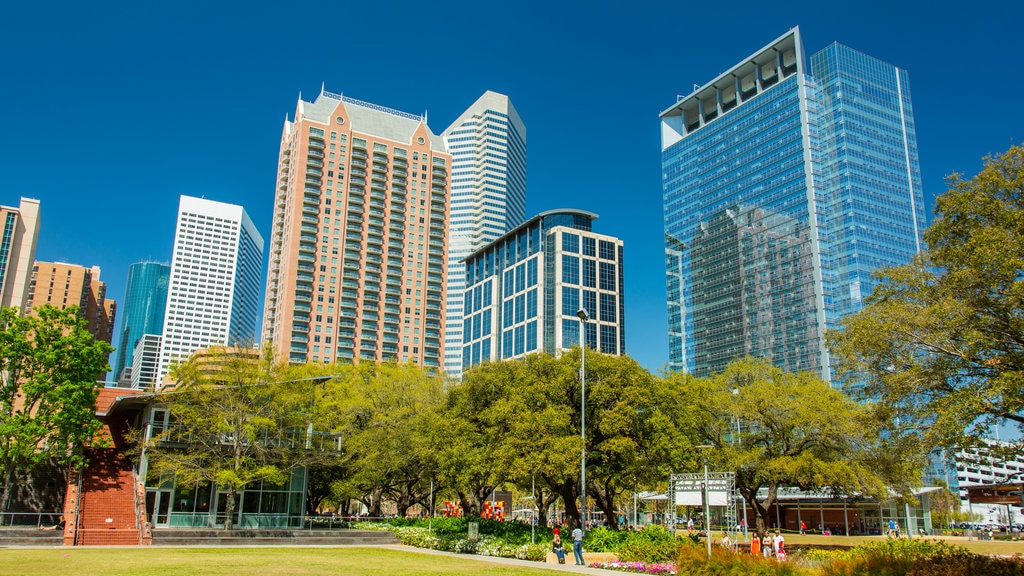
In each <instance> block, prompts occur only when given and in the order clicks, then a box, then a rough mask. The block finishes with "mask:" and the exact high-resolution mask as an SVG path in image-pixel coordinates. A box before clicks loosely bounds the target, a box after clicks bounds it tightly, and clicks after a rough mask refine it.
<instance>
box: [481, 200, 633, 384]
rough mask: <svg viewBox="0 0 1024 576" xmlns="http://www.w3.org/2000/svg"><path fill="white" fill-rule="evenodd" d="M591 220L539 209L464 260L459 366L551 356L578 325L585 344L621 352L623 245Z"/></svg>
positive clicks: (570, 341)
mask: <svg viewBox="0 0 1024 576" xmlns="http://www.w3.org/2000/svg"><path fill="white" fill-rule="evenodd" d="M596 218H597V214H594V213H592V212H586V211H584V210H551V211H548V212H543V213H541V214H538V215H537V216H534V217H533V218H531V219H529V220H527V221H526V222H524V223H523V224H521V225H519V226H517V227H516V228H514V229H513V230H512V231H510V232H509V233H507V234H505V235H504V236H502V237H500V238H498V239H497V240H495V241H494V242H492V243H490V244H488V245H486V246H484V247H483V248H481V249H480V250H477V251H476V252H474V253H472V254H470V255H469V256H468V257H467V258H466V286H467V288H466V290H465V295H464V303H463V306H464V309H465V317H464V319H463V334H464V335H465V337H464V338H463V340H464V343H463V347H462V354H463V357H462V365H463V366H464V367H466V368H468V367H470V366H473V365H475V364H479V363H480V362H488V361H498V360H506V359H509V358H518V357H521V356H524V355H526V354H533V353H537V352H545V353H548V354H553V355H554V354H559V353H561V352H562V351H563V350H565V349H567V348H571V347H572V346H575V345H577V344H579V343H580V327H581V324H582V326H583V330H584V334H585V336H584V342H585V343H586V345H587V346H588V347H589V348H593V349H595V350H600V351H601V352H605V353H607V354H622V353H624V352H625V349H626V334H625V324H626V323H625V305H624V297H623V295H624V285H625V282H624V273H623V260H622V246H623V245H622V241H621V240H619V239H618V238H615V237H613V236H608V235H605V234H598V233H596V232H594V231H593V228H592V223H593V221H594V220H595V219H596ZM581 310H582V311H585V312H586V317H587V320H586V321H585V322H581V321H580V318H579V316H578V314H579V313H580V311H581Z"/></svg>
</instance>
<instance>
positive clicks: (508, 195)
mask: <svg viewBox="0 0 1024 576" xmlns="http://www.w3.org/2000/svg"><path fill="white" fill-rule="evenodd" d="M441 136H442V137H443V138H444V142H445V145H446V146H447V147H448V152H449V153H450V154H451V155H452V185H451V198H452V202H451V204H452V207H451V221H450V232H449V244H448V270H447V277H446V285H447V296H446V305H445V312H446V315H445V330H444V337H445V345H444V349H445V351H444V370H445V372H447V373H448V374H451V375H453V376H455V375H458V374H459V373H460V372H461V371H462V301H463V291H464V290H465V288H466V265H465V263H464V262H463V261H462V260H463V258H465V257H466V256H468V255H469V254H471V253H472V252H474V251H476V250H478V249H480V248H481V247H483V246H484V245H486V244H489V243H491V242H493V241H495V240H497V239H498V238H499V237H500V236H502V235H503V234H505V233H506V232H508V231H509V230H511V229H513V228H515V227H516V226H518V225H520V224H522V223H523V221H524V220H525V219H526V127H525V126H524V125H523V121H522V120H521V119H520V118H519V114H518V113H517V112H516V109H515V107H513V106H512V102H510V101H509V98H508V96H505V95H503V94H498V93H496V92H491V91H489V90H488V91H487V92H485V93H484V95H483V96H481V97H480V98H479V99H478V100H477V101H476V102H474V103H473V105H472V106H470V107H469V108H468V109H467V110H466V111H465V112H463V113H462V115H461V116H459V117H458V119H456V120H455V122H452V125H451V126H449V127H448V129H447V130H445V131H444V132H442V134H441Z"/></svg>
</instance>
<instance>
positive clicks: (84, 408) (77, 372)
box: [0, 305, 113, 510]
mask: <svg viewBox="0 0 1024 576" xmlns="http://www.w3.org/2000/svg"><path fill="white" fill-rule="evenodd" d="M87 327H88V323H87V322H86V320H85V318H83V317H82V316H81V314H79V311H78V307H77V306H72V307H69V308H66V309H64V310H58V309H57V308H54V307H53V306H49V305H44V306H42V307H40V308H37V309H36V310H35V311H34V315H31V316H24V317H23V316H19V314H18V310H17V309H15V308H4V309H2V310H0V460H2V462H3V474H4V475H3V495H2V497H0V504H2V507H0V509H2V510H7V509H8V506H9V505H10V503H11V496H12V495H13V490H14V485H15V483H16V481H17V479H18V477H19V476H20V475H22V474H24V473H26V472H27V471H28V470H30V469H31V468H32V467H34V466H37V465H39V464H41V463H42V462H45V461H47V460H51V459H52V460H53V461H55V462H56V463H57V464H60V465H66V466H70V467H72V468H78V467H82V466H84V465H86V464H87V462H86V460H85V458H84V456H83V453H84V448H85V447H86V446H87V445H89V444H90V443H91V442H92V441H93V438H94V437H95V435H96V433H97V432H98V431H99V430H100V428H101V427H102V423H101V422H100V421H99V420H97V419H96V396H97V394H98V385H97V383H96V377H97V375H99V374H102V373H103V372H105V371H106V370H109V369H110V367H109V366H108V365H107V358H108V357H109V355H110V353H111V352H112V351H113V348H111V347H110V345H109V344H107V343H106V342H103V341H97V340H96V339H95V338H94V337H93V335H92V334H91V333H89V331H88V328H87Z"/></svg>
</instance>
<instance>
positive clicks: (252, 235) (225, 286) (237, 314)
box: [157, 196, 263, 382]
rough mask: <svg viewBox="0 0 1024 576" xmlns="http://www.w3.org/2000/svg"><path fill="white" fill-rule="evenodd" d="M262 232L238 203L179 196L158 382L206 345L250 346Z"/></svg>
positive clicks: (252, 340) (260, 266)
mask: <svg viewBox="0 0 1024 576" xmlns="http://www.w3.org/2000/svg"><path fill="white" fill-rule="evenodd" d="M262 263H263V237H262V236H260V233H259V232H258V231H257V230H256V226H254V225H253V223H252V221H251V220H250V219H249V215H248V214H246V213H245V210H244V209H243V208H242V207H241V206H236V205H234V204H226V203H223V202H215V201H213V200H206V199H203V198H193V197H191V196H182V197H181V200H180V202H179V204H178V222H177V228H176V230H175V234H174V254H173V256H172V258H171V272H170V280H169V282H168V288H167V306H166V307H165V312H164V320H163V333H162V334H161V339H160V360H159V368H158V376H157V380H158V382H161V381H163V379H164V377H165V376H166V375H167V372H168V368H169V367H170V365H171V363H172V362H176V361H183V360H185V359H187V358H188V357H189V356H190V355H191V354H192V353H193V352H195V351H196V350H199V349H201V348H208V347H210V346H215V345H221V346H225V345H226V346H238V345H240V346H254V345H257V344H258V343H257V342H256V319H257V315H258V314H259V304H258V302H259V296H260V286H259V283H260V274H261V269H262Z"/></svg>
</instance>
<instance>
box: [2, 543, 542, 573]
mask: <svg viewBox="0 0 1024 576" xmlns="http://www.w3.org/2000/svg"><path fill="white" fill-rule="evenodd" d="M485 571H494V572H497V573H500V574H513V575H522V576H528V575H540V574H548V575H549V574H550V572H549V571H547V570H543V569H531V568H518V567H516V566H510V565H507V564H495V563H490V562H487V560H486V559H484V558H482V557H480V556H474V557H469V556H467V557H465V558H462V557H458V558H456V557H451V556H441V555H433V554H421V553H417V552H405V551H401V550H390V549H381V548H296V547H290V548H262V547H261V548H55V549H9V550H3V551H0V574H3V575H6V574H11V575H14V574H17V575H20V576H37V575H39V576H43V575H46V576H49V575H55V576H56V575H59V576H78V575H81V576H95V575H97V574H103V575H104V576H119V575H122V574H123V575H126V576H127V575H131V576H158V575H159V576H163V575H167V576H190V575H193V574H195V575H203V576H207V575H209V576H214V575H221V574H223V575H225V576H264V575H266V576H285V575H287V576H293V575H294V576H305V575H314V574H323V575H330V576H362V575H364V574H365V575H366V576H373V575H377V574H389V575H403V574H409V575H413V574H425V575H438V576H440V575H448V574H452V575H459V574H480V573H483V572H485Z"/></svg>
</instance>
